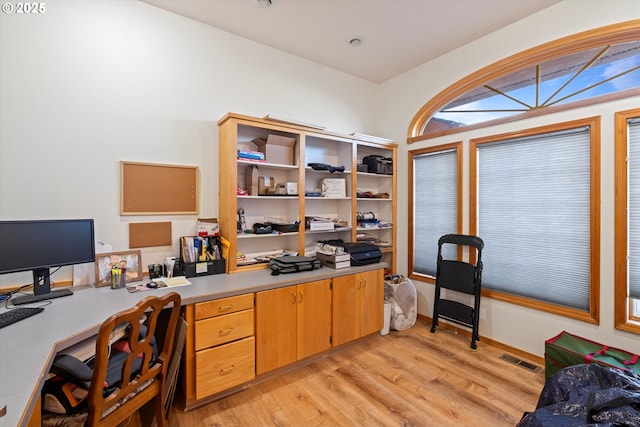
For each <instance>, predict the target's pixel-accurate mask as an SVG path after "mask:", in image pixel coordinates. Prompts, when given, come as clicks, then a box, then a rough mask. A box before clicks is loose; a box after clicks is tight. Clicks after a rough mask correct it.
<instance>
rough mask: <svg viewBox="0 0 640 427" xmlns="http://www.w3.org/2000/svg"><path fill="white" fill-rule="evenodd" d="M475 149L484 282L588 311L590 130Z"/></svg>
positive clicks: (479, 231)
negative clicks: (482, 242)
mask: <svg viewBox="0 0 640 427" xmlns="http://www.w3.org/2000/svg"><path fill="white" fill-rule="evenodd" d="M477 150H478V152H477V156H478V157H477V161H478V163H477V164H478V168H477V171H478V181H477V183H478V188H477V191H478V198H477V200H478V235H479V236H480V237H481V238H482V239H483V240H484V242H485V247H484V251H483V253H482V260H483V264H484V270H483V277H482V285H483V287H486V288H489V289H493V290H497V291H501V292H505V293H509V294H513V295H519V296H524V297H528V298H532V299H536V300H540V301H544V302H549V303H553V304H559V305H562V306H567V307H572V308H577V309H581V310H588V309H589V297H590V295H589V289H590V227H591V224H590V133H589V128H588V127H586V128H585V127H583V128H580V129H572V130H566V131H559V132H553V133H546V134H542V135H535V136H529V137H524V138H517V139H512V140H508V141H500V142H495V143H487V144H480V145H478V147H477Z"/></svg>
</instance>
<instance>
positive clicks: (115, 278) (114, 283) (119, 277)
mask: <svg viewBox="0 0 640 427" xmlns="http://www.w3.org/2000/svg"><path fill="white" fill-rule="evenodd" d="M126 281H127V269H126V268H118V269H113V270H111V289H120V288H124V285H125V283H126Z"/></svg>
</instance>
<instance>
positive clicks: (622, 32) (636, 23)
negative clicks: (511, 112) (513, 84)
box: [407, 19, 640, 144]
mask: <svg viewBox="0 0 640 427" xmlns="http://www.w3.org/2000/svg"><path fill="white" fill-rule="evenodd" d="M636 40H640V19H636V20H631V21H627V22H622V23H617V24H612V25H608V26H604V27H600V28H595V29H593V30H588V31H584V32H581V33H578V34H573V35H570V36H567V37H563V38H561V39H558V40H554V41H551V42H548V43H544V44H541V45H539V46H536V47H533V48H531V49H527V50H525V51H522V52H519V53H517V54H515V55H512V56H510V57H508V58H504V59H502V60H500V61H497V62H495V63H493V64H491V65H488V66H486V67H484V68H481V69H480V70H478V71H475V72H474V73H472V74H469V75H468V76H466V77H464V78H462V79H460V80H458V81H457V82H455V83H453V84H452V85H450V86H449V87H447V88H446V89H444V90H443V91H441V92H440V93H438V94H437V95H435V96H434V97H433V98H431V99H430V100H429V101H428V102H427V103H426V104H425V105H424V106H422V108H420V110H418V112H417V113H416V114H415V115H414V117H413V119H412V120H411V123H410V124H409V129H408V133H407V144H411V143H414V142H417V141H424V140H428V139H432V138H436V137H439V136H443V135H450V134H454V133H458V132H467V131H471V130H474V129H480V128H486V127H491V126H495V125H497V124H502V123H510V122H515V121H518V120H523V119H525V118H532V117H536V116H540V115H545V114H552V113H557V112H560V111H566V110H573V109H577V108H581V107H584V106H587V105H593V104H596V103H603V102H609V101H613V100H616V99H621V98H628V97H632V96H640V89H629V90H626V91H622V92H616V93H612V94H608V95H602V96H598V97H594V98H590V99H586V100H581V101H576V102H572V103H568V104H563V105H557V106H552V107H547V108H540V109H535V110H532V111H529V112H526V113H522V114H518V115H515V116H511V117H507V118H502V119H495V120H491V121H487V122H484V123H477V124H473V125H468V126H463V127H460V128H457V129H448V130H443V131H440V132H434V133H431V134H428V135H422V129H423V128H424V127H425V126H426V124H427V122H428V121H429V120H430V119H431V117H432V116H433V115H434V114H435V113H436V112H438V110H439V109H440V108H442V107H443V106H445V105H447V104H449V103H450V102H452V101H453V100H455V99H456V98H458V97H459V96H462V95H463V94H465V93H467V92H469V91H470V90H473V89H474V88H476V87H478V86H482V85H485V84H488V83H489V82H491V81H493V80H495V79H497V78H499V77H502V76H505V75H507V74H510V73H513V72H516V71H519V70H523V69H525V68H528V67H531V66H533V65H536V64H538V63H541V62H545V61H547V60H550V59H554V58H558V57H562V56H567V55H570V54H573V53H577V52H581V51H584V50H587V49H590V48H597V47H602V46H604V45H607V44H618V43H624V42H629V41H636Z"/></svg>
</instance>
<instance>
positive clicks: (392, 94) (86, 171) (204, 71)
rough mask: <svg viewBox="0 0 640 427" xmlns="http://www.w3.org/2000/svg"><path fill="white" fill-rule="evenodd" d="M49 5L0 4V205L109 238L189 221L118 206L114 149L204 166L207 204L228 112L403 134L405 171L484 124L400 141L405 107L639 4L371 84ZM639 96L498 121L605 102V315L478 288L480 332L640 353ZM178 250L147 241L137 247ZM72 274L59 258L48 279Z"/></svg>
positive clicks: (241, 47) (402, 220)
mask: <svg viewBox="0 0 640 427" xmlns="http://www.w3.org/2000/svg"><path fill="white" fill-rule="evenodd" d="M46 6H47V10H46V12H45V13H44V14H42V15H16V14H4V13H3V14H1V15H0V219H15V218H65V217H92V218H95V219H96V234H97V238H98V239H99V240H102V241H106V242H109V243H111V244H113V246H114V249H116V250H125V249H127V248H128V223H129V222H132V221H135V222H143V221H156V220H171V221H172V223H173V238H174V241H176V242H177V239H178V237H179V236H181V235H185V234H190V233H192V232H193V229H194V227H195V219H196V217H195V216H186V217H185V216H172V217H165V216H160V217H121V216H120V215H119V180H120V176H119V162H120V161H121V160H128V161H141V162H157V163H172V164H185V165H197V166H199V167H200V173H201V195H200V202H201V203H200V206H201V211H200V216H203V217H211V216H217V214H218V204H217V190H218V185H217V165H218V158H217V144H218V140H217V139H218V138H217V124H216V121H217V120H218V119H219V118H220V117H222V116H223V115H224V114H225V113H227V112H230V111H231V112H237V113H241V114H247V115H254V116H263V115H265V114H278V115H281V116H285V117H291V118H295V119H298V120H302V121H307V122H310V123H317V124H321V125H325V126H327V127H328V128H329V129H331V130H335V131H338V132H343V133H350V132H353V131H360V132H364V133H368V134H375V135H379V136H382V137H387V138H392V139H394V140H396V141H398V142H399V145H400V150H399V168H398V170H400V171H406V170H407V168H406V165H407V151H408V150H409V149H414V148H419V147H422V146H426V145H432V144H440V143H444V142H449V141H455V140H461V139H464V140H465V141H467V140H468V139H469V138H470V137H476V136H480V135H487V134H490V133H488V131H486V130H483V131H478V132H475V133H473V134H462V135H456V136H454V137H450V138H439V139H437V140H434V141H428V142H423V143H419V144H413V145H411V146H407V145H406V143H405V141H406V136H407V129H408V125H409V122H410V121H411V119H412V117H413V116H414V114H415V113H416V111H418V109H419V108H420V107H421V106H422V105H424V104H425V103H426V102H427V101H428V100H429V99H430V98H431V97H433V96H434V95H435V94H437V93H438V92H439V91H440V90H442V89H443V88H445V87H447V86H449V85H450V84H452V83H454V82H455V81H456V80H458V79H460V78H462V77H464V76H466V75H468V74H469V73H472V72H474V71H476V70H477V69H479V68H481V67H483V66H485V65H488V64H491V63H493V62H495V61H497V60H500V59H502V58H504V57H507V56H509V55H512V54H515V53H517V52H520V51H522V50H524V49H527V48H530V47H533V46H536V45H538V44H541V43H544V42H547V41H550V40H554V39H557V38H560V37H563V36H566V35H569V34H573V33H576V32H580V31H584V30H587V29H590V28H596V27H600V26H603V25H607V24H611V23H615V22H622V21H626V20H629V19H633V18H638V17H640V2H637V1H635V0H609V1H595V0H593V1H589V0H584V1H577V0H566V1H563V2H562V3H559V4H557V5H555V6H553V7H551V8H549V9H546V10H544V11H542V12H540V13H538V14H536V15H534V16H531V17H529V18H527V19H525V20H523V21H520V22H516V23H514V24H512V25H511V26H509V27H507V28H504V29H502V30H500V31H497V32H495V33H493V34H491V35H489V36H487V37H484V38H482V39H479V40H477V41H476V42H474V43H472V44H470V45H467V46H464V47H463V48H461V49H458V50H456V51H453V52H450V53H448V54H446V55H443V56H442V57H440V58H438V59H436V60H434V61H431V62H429V63H426V64H424V65H422V66H420V67H417V68H415V69H413V70H411V71H409V72H407V73H405V74H403V75H401V76H399V77H397V78H395V79H393V80H390V81H388V82H386V83H384V84H382V85H379V86H376V85H373V84H370V83H367V82H364V81H362V80H360V79H356V78H353V77H350V76H347V75H345V74H343V73H339V72H336V71H333V70H330V69H327V68H325V67H322V66H320V65H317V64H314V63H311V62H308V61H305V60H302V59H300V58H296V57H293V56H291V55H288V54H285V53H283V52H280V51H276V50H273V49H270V48H267V47H264V46H261V45H259V44H257V43H254V42H251V41H248V40H245V39H241V38H239V37H236V36H233V35H231V34H229V33H225V32H223V31H220V30H217V29H214V28H210V27H207V26H205V25H202V24H200V23H197V22H194V21H191V20H188V19H186V18H182V17H179V16H177V15H173V14H170V13H168V12H165V11H162V10H160V9H157V8H154V7H153V6H150V5H147V4H144V3H139V2H137V1H132V0H129V1H97V0H94V1H91V2H79V1H63V0H55V1H48V2H47V3H46ZM577 17H579V19H577ZM428 42H429V41H428V40H427V41H425V43H428ZM638 106H639V100H637V99H634V100H626V101H620V102H616V103H611V104H608V105H605V106H598V107H596V108H587V109H584V110H580V111H577V112H573V113H562V114H561V115H559V116H557V117H539V118H536V119H531V120H527V121H524V122H518V123H514V124H510V125H503V126H501V127H500V128H499V129H495V130H492V131H491V133H498V132H503V131H508V130H513V129H515V128H525V127H526V128H528V127H533V126H537V125H541V124H546V123H549V122H551V121H559V120H565V119H569V118H575V117H584V116H591V115H595V114H603V136H602V146H603V150H602V226H601V230H602V250H601V254H602V255H601V277H602V281H601V304H600V306H601V311H602V313H601V322H600V325H599V326H598V325H590V324H586V323H583V322H577V321H573V320H568V319H565V318H563V317H559V316H554V315H549V314H545V313H540V312H537V311H534V310H530V309H527V308H523V307H519V306H515V305H511V304H507V303H503V302H498V301H493V300H490V299H487V298H485V299H483V301H482V313H481V326H480V332H481V334H482V335H484V336H487V337H490V338H492V339H494V340H497V341H500V342H503V343H505V344H508V345H511V346H515V347H518V348H521V349H523V350H525V351H528V352H531V353H534V354H538V355H542V353H543V342H544V340H545V339H546V338H549V337H551V336H553V335H555V334H557V333H558V332H560V331H561V330H563V329H567V330H569V331H572V332H575V333H578V334H582V335H588V336H589V337H591V338H592V339H596V340H602V341H605V342H607V343H608V344H611V345H617V346H620V347H624V348H628V349H632V350H634V351H636V352H640V348H639V344H638V343H637V342H638V340H637V337H636V336H633V335H631V334H626V333H622V332H618V331H615V330H614V328H613V314H612V310H613V256H612V252H613V190H614V189H613V131H612V124H611V120H612V114H613V112H614V111H617V110H622V109H628V108H633V107H638ZM407 179H408V178H407V176H406V174H404V173H401V174H400V176H399V186H398V188H399V190H400V191H399V197H398V206H399V212H398V214H399V218H398V219H399V221H398V223H399V224H406V223H407V210H406V206H407V193H406V189H407ZM465 194H468V189H466V188H465ZM160 195H162V194H161V192H160ZM465 212H466V208H465ZM465 215H467V213H465ZM406 241H407V229H406V228H404V227H402V228H399V239H398V253H399V256H398V264H399V270H400V272H402V273H405V274H406V269H407V263H406V260H407V253H408V252H407V247H406ZM176 252H177V247H174V248H149V249H144V250H143V260H142V261H143V264H145V265H146V264H148V263H151V262H157V261H160V260H162V259H164V256H165V255H168V254H175V253H176ZM70 277H71V272H70V269H69V268H65V269H64V270H62V271H61V272H59V273H57V274H56V276H54V280H68V279H69V278H70ZM28 281H30V275H23V274H20V275H8V276H0V286H1V285H13V284H18V283H26V282H28ZM418 288H419V292H420V305H419V311H420V312H421V313H423V314H425V315H430V313H431V306H432V304H433V286H432V285H430V284H424V283H418Z"/></svg>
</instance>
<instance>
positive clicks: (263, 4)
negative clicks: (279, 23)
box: [258, 0, 271, 9]
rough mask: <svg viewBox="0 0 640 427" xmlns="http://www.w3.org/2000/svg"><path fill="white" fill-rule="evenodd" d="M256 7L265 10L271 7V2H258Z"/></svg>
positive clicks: (261, 0)
mask: <svg viewBox="0 0 640 427" xmlns="http://www.w3.org/2000/svg"><path fill="white" fill-rule="evenodd" d="M258 5H259V6H260V7H263V8H265V9H266V8H268V7H269V6H271V0H258Z"/></svg>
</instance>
